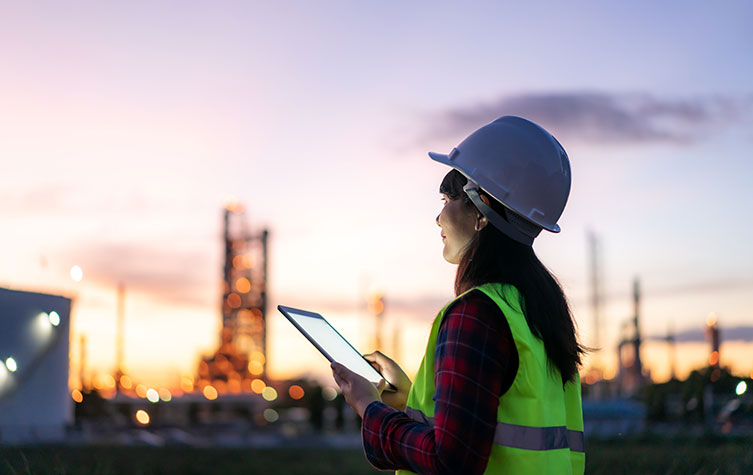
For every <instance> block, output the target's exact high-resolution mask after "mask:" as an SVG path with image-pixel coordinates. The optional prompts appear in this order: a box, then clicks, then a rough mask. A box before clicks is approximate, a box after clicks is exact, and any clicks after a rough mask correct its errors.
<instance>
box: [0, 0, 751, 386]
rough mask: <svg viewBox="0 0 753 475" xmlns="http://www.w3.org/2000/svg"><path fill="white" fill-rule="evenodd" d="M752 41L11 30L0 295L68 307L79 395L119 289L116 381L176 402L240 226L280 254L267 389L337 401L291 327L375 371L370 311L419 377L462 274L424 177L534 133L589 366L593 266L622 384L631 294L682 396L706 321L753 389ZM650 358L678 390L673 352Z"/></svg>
mask: <svg viewBox="0 0 753 475" xmlns="http://www.w3.org/2000/svg"><path fill="white" fill-rule="evenodd" d="M722 5H723V6H722ZM752 22H753V5H752V4H751V3H750V2H744V1H731V2H724V3H723V4H713V3H709V2H702V1H691V2H683V4H682V6H681V7H678V6H676V5H672V6H671V5H669V4H665V3H662V2H659V3H657V2H648V1H645V2H644V1H639V2H629V3H627V2H580V3H579V4H578V6H577V7H576V6H574V5H573V4H564V3H562V4H556V3H554V2H538V1H532V2H473V4H472V5H470V4H464V5H461V4H458V3H456V2H428V1H426V2H422V1H419V2H410V4H405V2H378V3H374V2H348V1H337V2H336V1H317V2H306V1H291V2H285V3H284V6H283V5H282V4H281V3H280V2H246V1H243V2H241V1H237V2H222V3H221V4H217V3H208V2H197V1H171V2H170V1H168V2H140V1H137V2H127V3H122V2H101V1H98V2H86V1H81V2H75V3H74V4H61V3H60V2H2V3H0V226H2V238H1V240H0V244H1V245H0V286H1V287H8V288H14V289H20V290H32V291H43V292H50V293H55V294H62V295H66V296H70V297H72V298H74V299H75V301H74V310H73V319H74V324H73V328H72V336H71V337H72V364H73V367H74V369H76V368H77V366H76V365H77V362H78V355H79V351H80V349H79V339H80V336H81V335H85V336H86V338H87V353H88V365H89V370H90V371H95V372H106V371H111V370H112V369H113V366H114V361H115V350H114V341H115V319H116V287H117V284H118V283H119V282H122V283H124V285H125V286H126V289H127V290H126V291H127V297H126V349H125V357H126V366H127V368H128V369H129V370H130V371H131V373H132V374H133V375H134V376H135V377H136V378H138V379H141V380H144V381H147V382H149V383H150V384H173V383H174V382H175V381H176V379H177V377H178V375H180V374H193V373H194V372H195V368H196V365H197V361H198V358H199V355H200V354H207V353H210V352H212V351H213V350H214V347H215V345H216V343H217V338H218V328H219V318H220V313H219V301H220V298H221V296H220V284H221V266H222V262H221V259H222V242H221V240H220V238H221V224H222V221H221V219H222V209H223V206H224V204H225V203H226V202H228V200H238V201H240V202H242V203H243V204H245V205H246V207H247V209H248V222H249V225H250V226H252V227H254V228H256V229H260V228H261V227H266V228H268V229H269V230H270V236H271V237H270V251H271V256H270V266H271V267H270V274H271V280H270V282H269V286H270V292H271V301H270V310H269V314H268V319H269V335H270V354H269V361H270V371H271V372H272V374H273V375H275V376H277V377H287V376H293V375H297V374H300V373H301V372H303V373H304V374H306V373H309V372H312V373H313V374H318V375H322V374H324V375H326V373H327V367H326V363H325V362H324V360H323V359H318V358H319V357H318V356H317V354H316V353H315V350H313V349H311V348H308V347H307V346H306V345H307V344H305V343H304V342H303V340H302V337H300V336H299V335H298V334H297V333H296V332H295V330H294V329H293V328H292V327H291V326H290V325H289V324H288V323H287V322H286V321H285V320H284V317H282V316H281V315H279V314H278V313H277V312H276V310H274V308H275V307H276V306H277V305H278V304H283V305H290V306H298V307H303V308H307V309H311V310H314V311H318V312H321V313H324V314H325V315H326V316H328V317H331V320H332V321H333V323H335V324H336V325H337V326H338V327H339V328H341V329H342V331H343V333H344V334H345V335H346V336H347V337H348V338H350V339H351V340H352V341H353V343H354V344H356V345H357V346H358V347H359V348H360V349H362V350H363V351H364V352H365V351H368V350H370V349H371V346H370V345H372V344H373V328H374V323H373V321H372V320H371V319H370V318H369V316H368V314H367V313H366V309H365V303H364V301H365V298H366V297H367V296H368V295H369V294H370V293H371V292H375V291H379V292H382V293H384V295H385V296H386V297H385V300H386V304H387V309H386V312H385V320H386V321H385V339H386V340H387V344H386V346H385V350H386V351H387V352H390V351H392V352H395V351H396V352H397V353H396V354H397V355H398V359H399V360H400V361H401V362H402V363H403V365H404V366H405V368H406V370H407V371H408V372H409V373H412V372H414V371H415V370H416V369H417V367H418V360H419V359H420V357H421V355H422V353H423V350H424V347H425V343H426V338H427V335H428V330H429V325H430V322H431V319H432V318H433V317H434V315H435V313H436V311H437V310H439V309H440V308H441V307H442V306H443V304H444V303H445V302H446V301H447V300H449V299H450V298H451V297H452V282H453V276H454V270H455V269H454V267H453V266H451V265H449V264H447V263H445V262H444V261H443V260H442V257H441V248H442V244H441V240H440V236H439V229H438V228H437V227H436V225H435V224H434V217H435V216H436V215H437V213H438V212H439V209H440V206H441V201H440V199H439V198H440V196H439V194H438V192H437V188H438V185H439V182H440V181H441V179H442V177H443V176H444V174H445V173H446V172H447V169H446V168H445V167H443V166H442V165H439V164H437V163H435V162H433V161H431V160H430V159H429V158H428V157H427V155H426V154H427V152H428V151H437V152H443V153H446V152H449V150H450V149H451V148H452V147H453V146H455V145H456V144H457V143H458V142H459V141H460V140H461V139H462V138H464V137H465V136H466V135H467V134H468V133H470V132H471V131H473V130H474V129H476V128H478V127H479V126H481V125H483V124H485V123H487V122H489V121H491V120H493V119H494V118H496V117H498V116H501V115H521V116H524V117H527V118H530V119H532V120H534V121H536V122H538V123H540V124H541V125H543V126H544V127H546V128H547V129H548V130H549V131H550V132H552V133H553V134H554V135H555V136H556V137H557V138H558V139H559V140H560V142H562V144H563V145H564V147H565V149H566V150H567V151H568V154H569V156H570V160H571V164H572V170H573V185H572V193H571V196H570V201H569V203H568V206H567V208H566V209H565V212H564V215H563V217H562V219H561V221H560V225H561V227H562V233H560V234H558V235H553V234H549V233H544V234H542V236H541V237H540V238H539V239H538V240H537V241H536V244H535V246H534V247H535V249H536V251H537V253H538V255H539V257H540V258H541V260H542V261H543V262H544V263H545V264H547V265H548V266H549V267H550V268H551V269H552V271H553V272H554V273H555V274H556V275H557V276H558V278H559V279H560V281H561V282H562V284H563V287H564V288H565V291H566V293H567V294H568V296H569V298H570V300H571V304H572V307H573V311H574V314H575V316H576V319H577V320H578V323H579V329H580V334H581V338H582V340H583V341H584V343H586V344H593V343H594V332H593V314H592V311H591V308H590V306H589V294H590V287H589V278H590V277H589V273H588V271H589V261H588V240H587V233H588V231H589V230H590V231H592V232H594V233H595V234H596V235H597V236H598V238H599V241H600V244H601V258H602V260H601V262H602V270H603V274H604V278H603V282H602V284H603V287H604V296H605V305H604V308H603V315H602V317H603V318H602V322H601V328H602V330H601V336H600V344H601V346H602V347H603V348H604V350H603V351H602V352H601V353H600V354H598V355H599V356H598V358H599V359H600V362H601V364H603V365H604V366H606V367H607V368H608V372H609V371H613V369H614V365H615V353H616V350H615V347H616V343H617V341H618V340H619V338H620V336H621V333H620V328H621V325H622V323H623V322H624V321H625V320H626V319H627V318H628V317H629V316H630V315H631V313H632V302H631V293H632V281H633V279H634V278H635V277H639V278H640V281H641V287H642V290H643V302H642V307H641V311H642V318H643V320H642V329H643V330H644V333H645V334H646V335H647V336H655V337H661V336H664V335H666V333H667V331H668V330H669V329H670V328H673V329H674V330H675V331H676V332H678V333H680V334H681V335H682V336H683V339H684V340H685V341H686V342H683V343H682V344H680V345H679V346H678V355H677V356H678V365H679V369H680V373H681V375H683V374H687V372H688V371H689V370H690V369H692V368H695V367H700V366H702V365H703V364H705V362H706V359H707V347H708V345H707V344H706V343H704V340H703V333H702V330H703V327H704V325H705V322H706V319H707V317H708V316H709V314H710V313H711V312H715V313H716V314H717V316H718V317H717V318H718V321H719V324H720V326H721V328H722V338H723V340H724V341H725V342H726V343H724V344H723V346H722V356H721V358H722V364H723V365H731V366H732V368H733V370H734V371H736V372H738V373H741V374H748V373H750V372H751V371H752V370H753V335H752V334H751V327H753V270H751V269H752V266H753V250H752V248H751V245H750V243H751V238H750V236H751V235H752V234H753V193H751V183H753V152H751V150H753V60H751V54H750V49H751V45H753V29H751V27H750V25H751V23H752ZM73 265H79V266H81V268H82V269H83V272H84V277H83V279H82V280H81V282H78V283H76V282H74V281H73V280H72V279H71V277H70V275H69V271H70V269H71V267H72V266H73ZM1 328H2V322H0V329H1ZM725 329H726V330H725ZM395 334H397V335H399V339H398V342H397V345H396V348H395V347H393V346H392V345H391V342H392V341H393V336H394V335H395ZM309 351H310V352H309ZM644 357H645V359H646V360H647V365H648V367H649V368H651V370H652V372H653V375H654V376H655V377H656V378H658V379H662V378H666V377H667V374H668V373H667V371H668V366H667V361H668V353H667V349H666V347H665V346H664V344H663V343H660V342H652V343H649V344H647V345H646V348H645V353H644ZM301 361H304V362H305V364H302V363H301Z"/></svg>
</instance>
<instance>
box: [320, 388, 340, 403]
mask: <svg viewBox="0 0 753 475" xmlns="http://www.w3.org/2000/svg"><path fill="white" fill-rule="evenodd" d="M322 397H323V398H324V399H325V400H327V401H334V400H335V398H336V397H337V390H336V389H335V388H332V387H329V386H327V387H325V388H322Z"/></svg>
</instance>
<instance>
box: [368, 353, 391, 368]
mask: <svg viewBox="0 0 753 475" xmlns="http://www.w3.org/2000/svg"><path fill="white" fill-rule="evenodd" d="M363 357H364V358H366V361H369V362H371V363H376V364H378V365H381V366H384V364H385V363H386V362H388V361H392V360H391V359H389V358H388V357H386V356H385V355H384V353H382V352H381V351H374V352H371V353H369V354H366V355H363Z"/></svg>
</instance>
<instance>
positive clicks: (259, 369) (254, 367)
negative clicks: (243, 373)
mask: <svg viewBox="0 0 753 475" xmlns="http://www.w3.org/2000/svg"><path fill="white" fill-rule="evenodd" d="M248 372H249V373H251V374H253V375H254V376H259V375H260V374H262V373H263V372H264V365H263V364H262V363H260V362H258V361H249V362H248Z"/></svg>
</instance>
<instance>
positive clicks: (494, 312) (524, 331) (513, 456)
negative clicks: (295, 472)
mask: <svg viewBox="0 0 753 475" xmlns="http://www.w3.org/2000/svg"><path fill="white" fill-rule="evenodd" d="M429 155H430V156H431V158H432V159H434V160H436V161H438V162H440V163H444V164H446V165H449V166H451V167H453V170H451V171H450V172H449V173H448V174H447V175H446V176H445V178H444V180H443V181H442V184H441V186H440V193H442V197H443V199H444V202H445V204H444V207H443V208H442V211H441V213H440V214H439V216H437V219H436V221H437V224H438V225H439V227H440V228H441V229H442V232H441V235H442V242H443V243H444V249H443V257H444V258H445V259H446V260H447V261H448V262H450V263H452V264H457V265H458V269H457V274H456V278H455V293H456V294H457V297H456V299H455V300H453V301H452V302H450V303H449V304H448V305H447V306H446V307H445V308H443V309H442V310H441V311H440V312H439V314H438V315H437V317H436V319H435V321H434V324H433V326H432V330H431V333H430V336H429V343H428V345H427V349H426V353H425V355H424V359H423V361H422V362H421V366H420V368H419V371H418V374H417V375H416V379H415V382H413V383H411V381H410V379H409V378H408V377H407V376H406V375H405V373H404V372H403V371H402V370H401V369H400V368H399V367H398V366H397V364H395V363H394V362H393V361H392V360H390V359H389V358H387V357H386V356H384V355H382V354H381V353H379V352H376V353H372V354H369V355H366V359H368V360H369V361H370V362H371V363H372V364H373V365H374V366H375V367H376V368H377V369H378V370H379V371H380V372H381V373H382V374H383V375H384V376H385V377H386V378H388V379H389V380H390V382H391V383H393V385H395V386H396V387H397V392H395V393H384V394H381V390H382V388H383V386H384V383H380V384H379V386H378V387H377V388H375V387H374V386H373V385H372V384H371V383H370V382H368V381H367V380H365V379H364V378H361V377H360V376H358V375H356V374H355V373H353V372H351V371H349V370H348V369H347V368H345V367H344V366H342V365H340V364H338V363H333V364H332V370H333V375H334V378H335V381H336V382H337V384H338V385H339V386H340V388H341V390H342V392H343V395H344V396H345V400H346V401H347V402H348V404H349V405H350V406H351V407H352V408H353V409H354V410H355V411H356V412H357V413H358V414H359V415H360V416H361V417H362V418H363V429H362V436H363V443H364V450H365V452H366V456H367V458H368V460H369V461H370V462H371V464H372V465H374V466H375V467H377V468H380V469H396V470H406V471H413V472H418V473H463V474H466V473H482V472H483V473H582V472H583V471H584V466H585V454H584V449H583V418H582V411H581V400H580V380H579V377H578V366H579V365H580V362H581V355H582V354H583V353H584V348H583V347H582V346H581V345H580V344H579V343H578V341H577V339H576V335H575V327H574V322H573V319H572V316H571V314H570V310H569V307H568V304H567V300H566V298H565V296H564V294H563V292H562V289H561V288H560V286H559V284H558V283H557V281H556V279H555V278H554V277H553V276H552V275H551V274H550V273H549V272H548V271H547V269H546V268H545V267H544V265H543V264H542V263H541V262H540V261H539V260H538V258H537V257H536V255H535V253H534V252H533V249H532V247H531V246H532V243H533V240H534V238H535V237H536V236H537V235H538V234H539V232H540V231H541V230H542V229H546V230H548V231H551V232H559V230H560V229H559V226H558V225H557V224H556V221H557V220H558V219H559V217H560V215H561V214H562V211H563V209H564V207H565V203H566V201H567V197H568V195H569V192H570V163H569V159H568V157H567V154H566V153H565V150H564V149H563V148H562V146H561V145H560V144H559V142H557V140H556V139H555V138H554V137H553V136H552V135H550V134H549V133H548V132H547V131H545V130H544V129H543V128H541V127H539V126H538V125H536V124H534V123H533V122H530V121H528V120H525V119H522V118H519V117H512V116H505V117H501V118H499V119H497V120H495V121H494V122H492V123H490V124H487V125H486V126H484V127H482V128H481V129H479V130H477V131H475V132H474V133H472V134H471V135H470V136H468V138H466V139H465V140H464V141H463V142H462V143H461V144H460V145H458V146H457V147H456V148H454V149H453V150H452V152H451V153H450V154H449V155H441V154H435V153H430V154H429Z"/></svg>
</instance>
